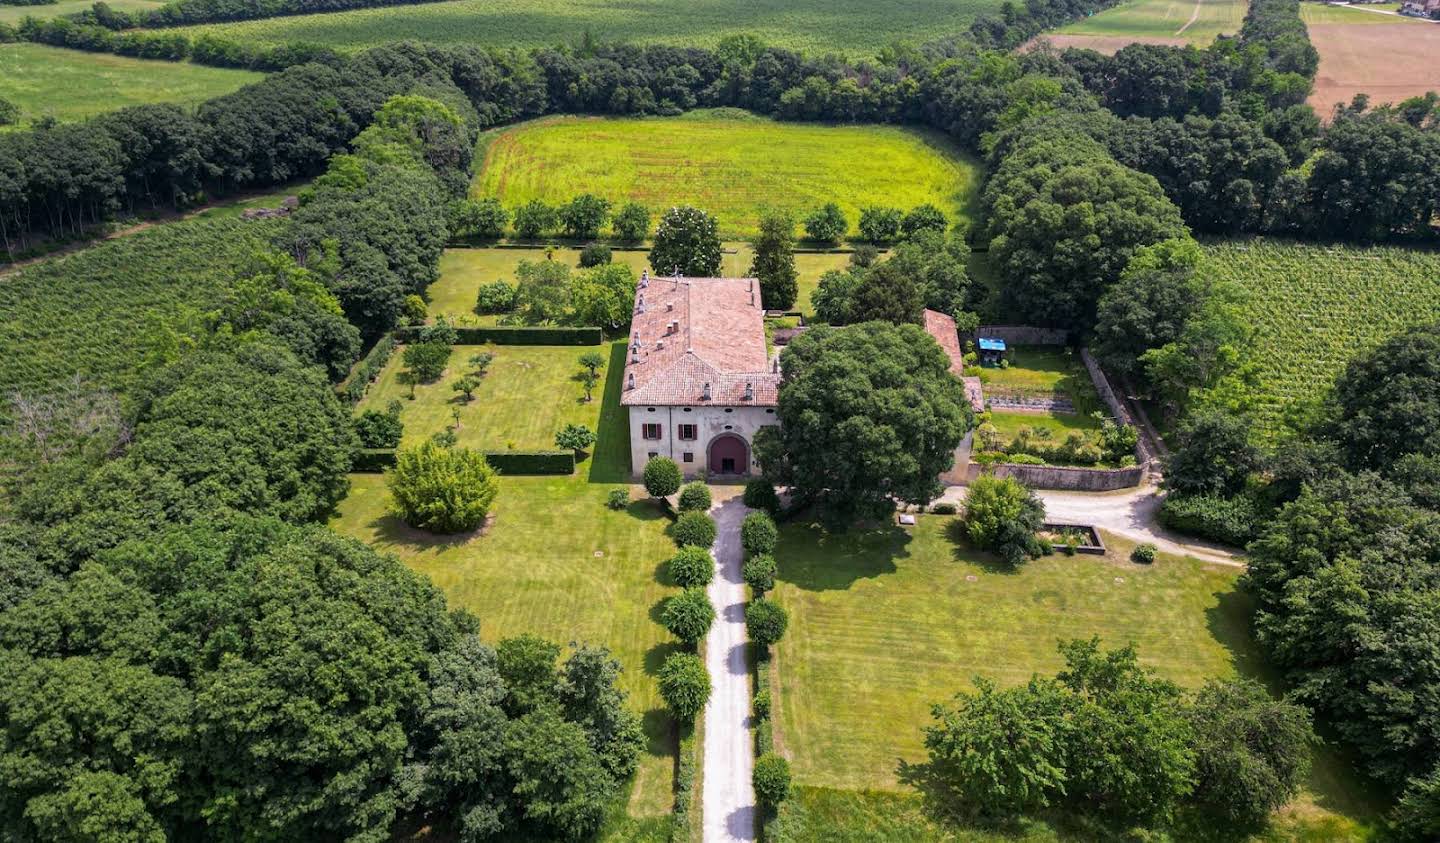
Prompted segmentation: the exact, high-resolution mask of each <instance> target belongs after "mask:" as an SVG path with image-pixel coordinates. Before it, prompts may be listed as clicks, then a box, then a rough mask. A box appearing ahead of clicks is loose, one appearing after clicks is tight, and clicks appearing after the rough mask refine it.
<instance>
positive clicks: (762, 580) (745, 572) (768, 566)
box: [741, 553, 776, 597]
mask: <svg viewBox="0 0 1440 843" xmlns="http://www.w3.org/2000/svg"><path fill="white" fill-rule="evenodd" d="M775 573H776V567H775V557H773V556H771V555H770V554H768V553H761V554H757V555H755V556H752V557H750V558H749V559H747V560H745V567H744V568H742V569H741V575H742V576H743V577H744V578H745V584H746V585H748V586H750V588H752V589H754V591H755V595H756V596H757V597H758V596H760V595H763V594H764V593H765V592H767V591H769V590H771V589H773V588H774V587H775Z"/></svg>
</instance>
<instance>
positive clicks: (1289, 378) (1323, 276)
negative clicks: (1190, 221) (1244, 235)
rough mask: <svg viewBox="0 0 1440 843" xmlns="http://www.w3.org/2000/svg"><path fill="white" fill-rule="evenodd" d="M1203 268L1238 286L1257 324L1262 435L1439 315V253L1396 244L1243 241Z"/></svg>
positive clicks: (1213, 251) (1252, 355) (1210, 251)
mask: <svg viewBox="0 0 1440 843" xmlns="http://www.w3.org/2000/svg"><path fill="white" fill-rule="evenodd" d="M1203 271H1205V272H1207V273H1210V274H1212V275H1213V276H1215V277H1217V278H1223V279H1228V280H1230V281H1233V282H1235V283H1236V284H1238V285H1239V286H1240V287H1241V288H1242V289H1244V290H1245V291H1246V293H1247V295H1248V300H1247V301H1246V303H1245V305H1244V307H1243V312H1244V313H1246V314H1248V315H1249V317H1250V319H1251V325H1252V327H1253V328H1254V337H1253V340H1252V342H1251V344H1250V346H1249V348H1248V349H1247V353H1246V356H1245V359H1246V362H1247V363H1249V364H1250V365H1252V366H1254V367H1255V374H1256V378H1257V384H1256V387H1255V400H1256V404H1257V410H1258V414H1259V417H1260V420H1261V426H1262V430H1263V431H1266V432H1273V431H1274V430H1275V429H1277V428H1278V426H1279V424H1280V422H1281V416H1282V412H1283V410H1284V407H1285V406H1286V405H1287V404H1288V403H1290V402H1292V401H1307V400H1314V399H1316V398H1318V397H1319V396H1320V395H1322V394H1323V393H1324V391H1325V390H1326V389H1328V388H1329V386H1330V384H1332V383H1333V382H1334V380H1335V377H1336V376H1337V375H1339V374H1340V373H1341V372H1342V371H1343V370H1344V368H1345V364H1346V363H1348V362H1349V361H1350V360H1351V358H1353V357H1355V356H1356V355H1357V354H1359V353H1361V352H1362V351H1365V350H1367V349H1369V348H1372V347H1373V346H1375V345H1376V344H1378V343H1379V342H1381V341H1382V340H1384V339H1386V338H1387V337H1390V336H1391V335H1393V334H1395V333H1397V332H1399V331H1401V330H1402V329H1404V328H1407V327H1410V326H1414V325H1420V324H1425V323H1427V322H1433V321H1435V320H1437V319H1440V255H1437V254H1434V253H1427V252H1417V251H1413V250H1408V249H1398V248H1391V247H1378V248H1356V247H1346V246H1316V245H1307V244H1292V243H1284V242H1279V241H1266V240H1254V241H1236V242H1232V243H1223V244H1218V245H1211V246H1207V247H1206V251H1205V262H1204V264H1203Z"/></svg>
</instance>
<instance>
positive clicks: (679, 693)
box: [660, 653, 710, 722]
mask: <svg viewBox="0 0 1440 843" xmlns="http://www.w3.org/2000/svg"><path fill="white" fill-rule="evenodd" d="M660 696H661V697H662V698H664V700H665V704H666V705H667V706H669V707H670V711H671V712H673V713H674V714H675V717H676V719H678V720H681V721H685V722H688V721H690V720H693V719H695V715H697V714H699V713H700V710H701V709H703V708H704V707H705V703H706V702H708V701H709V700H710V674H709V673H708V672H706V670H705V662H703V661H701V660H700V657H699V656H697V655H695V654H693V653H674V654H672V655H671V656H670V657H669V658H667V659H665V663H664V664H662V665H661V666H660Z"/></svg>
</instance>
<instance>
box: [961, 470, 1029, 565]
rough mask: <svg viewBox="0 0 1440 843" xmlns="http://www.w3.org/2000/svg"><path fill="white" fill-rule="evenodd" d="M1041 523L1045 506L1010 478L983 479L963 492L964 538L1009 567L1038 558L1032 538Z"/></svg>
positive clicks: (990, 476)
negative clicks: (988, 551)
mask: <svg viewBox="0 0 1440 843" xmlns="http://www.w3.org/2000/svg"><path fill="white" fill-rule="evenodd" d="M1044 521H1045V504H1043V503H1041V502H1040V499H1039V498H1037V497H1036V496H1035V493H1034V492H1032V491H1031V490H1029V489H1027V488H1025V486H1023V485H1022V484H1021V483H1020V481H1019V480H1016V479H1015V478H1013V477H996V476H994V475H989V474H987V475H982V476H980V477H977V478H975V482H973V483H971V484H970V488H969V490H968V491H967V492H966V495H965V534H966V536H967V537H968V538H969V539H970V541H971V542H972V543H973V544H974V545H975V546H976V547H978V548H980V549H982V550H990V551H994V552H995V553H998V554H1000V556H1001V557H1002V558H1004V560H1005V561H1006V562H1008V563H1010V564H1011V565H1019V564H1021V563H1023V562H1024V561H1025V560H1026V559H1033V558H1035V557H1036V556H1039V555H1040V543H1039V540H1038V539H1036V537H1035V534H1036V533H1037V532H1038V531H1039V530H1040V528H1041V526H1042V525H1043V524H1044Z"/></svg>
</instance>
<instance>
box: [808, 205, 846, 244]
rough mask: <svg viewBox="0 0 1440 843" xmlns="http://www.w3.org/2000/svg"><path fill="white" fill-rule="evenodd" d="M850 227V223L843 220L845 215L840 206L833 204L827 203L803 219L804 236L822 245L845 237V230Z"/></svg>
mask: <svg viewBox="0 0 1440 843" xmlns="http://www.w3.org/2000/svg"><path fill="white" fill-rule="evenodd" d="M849 227H850V222H849V221H848V220H846V219H845V214H844V213H843V212H842V211H841V210H840V206H839V205H836V204H835V203H834V202H827V203H825V205H824V206H823V207H820V208H816V209H815V211H814V212H812V213H811V214H810V215H809V216H808V217H806V218H805V234H806V236H808V237H809V238H810V239H811V240H819V241H820V242H822V243H834V242H836V241H838V240H839V239H840V238H841V237H844V236H845V230H846V229H847V228H849Z"/></svg>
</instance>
